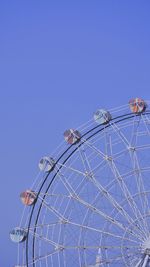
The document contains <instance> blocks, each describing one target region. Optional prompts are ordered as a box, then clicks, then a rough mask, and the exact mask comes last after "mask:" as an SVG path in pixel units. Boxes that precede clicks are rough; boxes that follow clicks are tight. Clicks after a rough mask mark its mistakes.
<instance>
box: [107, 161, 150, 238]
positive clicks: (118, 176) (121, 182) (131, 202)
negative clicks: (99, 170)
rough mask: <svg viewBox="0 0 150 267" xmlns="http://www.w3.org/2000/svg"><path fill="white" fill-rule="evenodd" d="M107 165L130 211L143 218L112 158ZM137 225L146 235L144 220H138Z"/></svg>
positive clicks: (137, 217)
mask: <svg viewBox="0 0 150 267" xmlns="http://www.w3.org/2000/svg"><path fill="white" fill-rule="evenodd" d="M109 165H110V168H111V169H112V172H113V174H114V176H115V178H116V180H117V182H118V183H119V185H120V188H121V190H122V192H123V193H124V196H125V198H126V200H127V202H128V204H129V206H130V207H131V209H132V211H133V212H134V215H135V217H136V219H139V218H140V219H141V220H143V216H142V214H141V212H140V210H139V209H138V207H137V204H136V203H135V201H134V199H133V197H132V195H131V193H130V191H129V189H128V188H127V186H126V184H125V182H124V180H123V178H122V176H121V174H120V173H119V170H118V168H117V167H116V165H115V163H114V161H113V160H112V161H111V162H110V164H109ZM139 225H140V227H141V229H142V230H143V232H144V233H145V237H147V233H148V230H147V228H145V222H144V225H143V224H142V225H141V223H140V222H139Z"/></svg>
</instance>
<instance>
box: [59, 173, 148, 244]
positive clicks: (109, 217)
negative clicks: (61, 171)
mask: <svg viewBox="0 0 150 267" xmlns="http://www.w3.org/2000/svg"><path fill="white" fill-rule="evenodd" d="M60 179H61V178H60ZM62 182H63V183H64V185H65V187H66V189H67V190H68V192H69V193H70V194H71V197H72V198H73V199H74V200H75V201H77V202H79V203H81V204H83V205H84V206H85V207H86V208H87V209H89V210H91V211H92V212H95V213H96V214H98V215H100V216H102V217H103V218H105V220H106V221H108V222H111V223H112V224H114V225H116V226H117V227H119V228H121V229H123V230H127V228H126V227H125V226H124V225H123V224H122V223H120V222H119V221H117V220H115V219H114V218H113V217H111V216H109V215H107V214H106V213H104V212H102V211H100V210H99V209H97V208H96V207H94V206H93V205H91V204H89V203H88V202H86V201H85V200H83V199H81V198H80V197H79V196H78V195H77V194H76V192H75V191H74V190H73V188H72V187H71V185H70V184H69V183H68V181H66V179H65V177H64V176H63V179H62ZM63 219H64V218H63ZM138 230H139V229H138ZM130 234H131V235H133V236H135V237H136V238H138V239H140V240H141V239H142V238H143V237H142V236H139V235H137V234H135V233H134V232H131V231H130Z"/></svg>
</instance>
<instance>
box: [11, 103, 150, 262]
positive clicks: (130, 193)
mask: <svg viewBox="0 0 150 267" xmlns="http://www.w3.org/2000/svg"><path fill="white" fill-rule="evenodd" d="M39 169H40V171H39V173H38V175H37V177H36V179H35V181H34V184H33V185H32V187H31V188H30V189H28V190H25V191H24V192H22V193H21V195H20V198H21V201H22V203H23V205H24V206H25V208H24V211H23V215H22V218H21V221H20V224H19V226H18V227H16V228H14V229H13V230H12V231H11V232H10V238H11V239H12V241H14V242H16V243H18V259H17V264H16V265H15V266H16V267H49V266H50V267H148V266H150V111H149V110H148V101H144V100H142V99H140V98H135V99H132V100H130V101H129V103H128V105H124V106H121V107H118V108H115V109H110V110H109V111H108V110H105V109H98V110H97V111H96V112H95V113H94V116H93V118H92V119H91V120H89V121H88V122H87V123H85V124H83V125H82V126H81V127H79V128H77V129H69V130H66V131H65V133H64V142H63V143H62V144H61V145H60V146H59V147H58V149H56V151H55V152H54V153H53V154H52V155H50V156H49V155H48V156H44V157H43V158H42V159H41V160H40V162H39Z"/></svg>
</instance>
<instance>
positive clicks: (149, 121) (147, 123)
mask: <svg viewBox="0 0 150 267" xmlns="http://www.w3.org/2000/svg"><path fill="white" fill-rule="evenodd" d="M141 117H142V120H143V123H144V126H145V129H146V133H147V134H148V135H149V136H150V129H149V126H150V119H149V118H148V116H147V115H146V114H145V115H144V116H143V115H141Z"/></svg>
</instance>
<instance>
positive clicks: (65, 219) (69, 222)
mask: <svg viewBox="0 0 150 267" xmlns="http://www.w3.org/2000/svg"><path fill="white" fill-rule="evenodd" d="M43 204H44V205H45V202H44V203H43ZM46 207H47V208H49V209H50V211H51V212H54V214H55V215H57V216H58V218H61V219H62V220H60V224H65V225H67V224H70V225H74V226H78V227H79V228H82V229H88V230H92V231H95V232H99V233H104V234H107V235H108V236H109V235H110V236H114V237H116V238H122V236H119V235H115V234H112V233H111V232H104V231H103V230H99V229H97V228H94V227H89V226H87V225H83V224H78V223H76V222H73V221H71V220H68V219H67V218H65V217H63V215H62V214H60V213H59V215H58V213H56V212H55V209H54V208H52V207H50V206H49V207H48V206H47V204H46ZM111 220H113V221H114V219H112V218H111ZM109 221H110V220H109ZM111 222H112V221H111ZM117 226H118V224H117ZM119 227H121V228H122V226H120V224H119ZM123 229H124V227H123ZM126 230H127V229H126ZM127 231H128V230H127ZM130 234H131V232H130ZM39 238H40V237H39ZM124 239H125V240H128V241H131V242H133V243H138V242H137V241H136V240H133V239H130V238H124ZM45 241H46V239H45ZM54 245H55V244H54Z"/></svg>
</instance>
